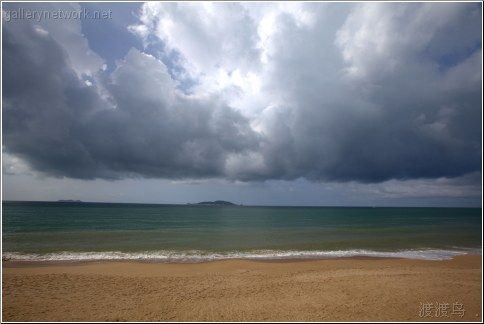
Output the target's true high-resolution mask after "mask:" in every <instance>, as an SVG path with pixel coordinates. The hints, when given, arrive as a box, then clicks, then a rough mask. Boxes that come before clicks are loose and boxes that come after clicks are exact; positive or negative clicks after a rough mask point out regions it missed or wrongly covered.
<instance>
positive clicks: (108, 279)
mask: <svg viewBox="0 0 484 324" xmlns="http://www.w3.org/2000/svg"><path fill="white" fill-rule="evenodd" d="M481 260H482V258H481V256H480V255H466V256H460V257H456V258H454V259H452V260H446V261H422V260H409V259H381V258H380V259H371V258H351V259H335V260H317V261H315V260H313V261H280V262H256V261H248V260H229V261H217V262H207V263H199V264H160V263H140V262H99V263H98V262H96V263H73V264H39V263H12V262H4V263H3V277H2V281H3V295H2V297H3V314H2V320H3V321H481V320H482V308H481V303H482V298H481V292H482V291H481V289H482V280H481V276H482V267H481V262H482V261H481ZM462 315H463V316H462Z"/></svg>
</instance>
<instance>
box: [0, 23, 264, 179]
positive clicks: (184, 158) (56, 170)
mask: <svg viewBox="0 0 484 324" xmlns="http://www.w3.org/2000/svg"><path fill="white" fill-rule="evenodd" d="M4 27H6V28H4V34H3V37H4V38H3V39H4V44H3V45H4V53H3V54H4V62H5V65H4V69H3V73H4V74H3V80H4V101H3V107H4V111H3V113H4V115H3V116H4V125H3V126H4V127H3V131H4V145H5V149H6V151H7V152H8V153H13V154H16V155H18V156H20V157H22V158H24V159H25V160H27V161H28V162H29V163H30V164H31V165H32V167H33V168H35V169H37V170H39V171H42V172H44V173H47V174H50V175H54V176H66V177H73V178H123V177H130V176H144V177H166V178H185V177H209V176H220V175H222V173H223V166H224V160H225V156H226V155H227V154H229V153H231V152H244V151H245V150H247V149H250V148H252V147H256V146H257V136H256V135H255V134H254V132H253V131H252V130H251V129H250V127H249V125H248V121H247V120H246V119H245V118H243V117H242V116H241V115H240V114H239V113H237V112H234V111H233V110H231V109H229V108H228V107H226V106H223V105H222V104H220V103H218V102H217V100H214V99H213V98H207V99H204V100H196V101H195V100H189V99H186V98H180V97H178V96H177V95H176V94H175V93H174V91H173V90H174V85H173V81H172V80H171V79H170V77H169V74H168V73H167V71H166V68H165V66H164V65H163V64H162V63H161V62H159V61H157V60H156V59H154V58H153V57H151V56H147V55H145V54H142V53H140V52H138V51H136V50H132V51H131V52H130V53H129V54H128V55H127V57H126V59H125V61H124V62H122V63H121V64H120V66H119V67H118V69H117V70H116V71H115V72H114V73H113V75H112V76H111V78H105V84H104V86H105V87H106V89H107V92H108V93H109V98H108V100H107V99H106V100H105V99H103V98H102V97H101V96H100V95H99V93H98V91H96V90H99V89H96V88H95V87H92V86H88V85H86V84H85V83H84V82H82V81H81V80H79V79H78V78H77V76H76V74H75V72H74V71H73V70H72V69H70V68H69V66H68V62H67V57H66V53H64V52H63V51H62V49H61V48H60V46H58V44H57V43H56V42H55V41H54V40H53V39H52V38H51V37H49V35H44V34H39V33H38V32H37V31H36V29H35V28H34V27H33V26H32V25H30V24H26V23H23V22H19V23H17V24H15V25H13V24H12V25H6V26H5V25H4ZM14 31H15V33H14Z"/></svg>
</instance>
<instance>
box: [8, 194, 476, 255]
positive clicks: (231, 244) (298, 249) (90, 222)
mask: <svg viewBox="0 0 484 324" xmlns="http://www.w3.org/2000/svg"><path fill="white" fill-rule="evenodd" d="M2 225H3V226H2V251H3V256H4V258H9V259H14V260H39V261H46V260H53V261H55V260H58V261H71V260H109V259H126V260H128V259H129V260H134V259H137V260H152V261H162V262H198V261H208V260H219V259H231V258H247V259H293V258H337V257H346V256H375V257H402V258H415V259H435V260H442V259H448V258H451V257H453V256H455V255H460V254H466V253H481V252H480V251H481V249H482V237H481V228H482V210H481V209H480V208H326V207H245V206H223V207H222V206H196V205H142V204H110V203H65V202H3V205H2Z"/></svg>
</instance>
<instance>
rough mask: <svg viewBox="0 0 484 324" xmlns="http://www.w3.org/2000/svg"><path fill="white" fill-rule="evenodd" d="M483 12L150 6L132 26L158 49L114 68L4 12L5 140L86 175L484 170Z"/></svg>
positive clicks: (323, 176) (43, 162) (331, 176)
mask: <svg viewBox="0 0 484 324" xmlns="http://www.w3.org/2000/svg"><path fill="white" fill-rule="evenodd" d="M63 5H66V4H63ZM22 6H24V5H22ZM481 17H482V11H481V6H480V5H479V4H472V3H456V4H452V3H424V4H418V3H405V4H394V3H384V4H375V3H360V4H351V5H349V4H337V3H334V4H320V3H307V4H305V3H303V4H299V3H291V4H276V3H270V4H259V3H249V4H237V3H213V4H207V3H205V4H198V3H147V4H144V5H143V7H142V10H141V11H140V13H139V23H138V24H136V25H132V26H129V27H127V28H129V30H130V31H131V32H133V33H134V34H135V35H137V37H139V38H140V39H141V40H142V41H143V43H144V46H145V47H144V48H142V49H135V48H132V49H131V50H129V52H128V53H126V55H125V56H124V59H123V60H120V61H118V62H117V63H116V68H115V69H114V71H107V70H105V69H104V68H103V62H102V58H101V57H98V56H97V54H95V53H94V52H93V51H92V50H91V49H89V45H88V43H87V42H84V43H83V44H84V45H82V44H81V45H76V46H78V47H79V46H84V50H81V51H79V50H77V51H76V50H72V48H73V47H72V46H73V45H72V44H70V43H68V42H66V39H67V36H66V35H64V34H62V28H59V27H60V26H57V28H56V26H54V25H55V24H54V23H53V22H52V21H48V22H40V23H38V22H35V21H29V20H17V21H13V20H12V21H9V22H6V21H3V69H2V75H3V128H2V131H3V152H4V153H6V154H8V155H12V156H15V157H18V158H19V159H21V160H22V161H25V162H26V163H27V164H28V165H29V166H30V167H31V168H32V169H34V170H36V171H38V172H41V173H43V174H46V175H50V176H56V177H68V178H79V179H94V178H103V179H122V178H132V177H146V178H165V179H197V178H226V179H230V180H242V181H253V180H257V181H258V180H271V179H285V180H291V179H297V178H306V179H308V180H315V181H320V180H325V181H336V182H346V181H357V182H368V183H373V182H374V183H377V182H382V181H386V180H391V179H398V180H405V179H429V178H430V179H432V178H443V177H445V178H452V177H459V176H464V175H466V174H475V173H476V172H479V171H480V169H481V164H482V160H481V156H482V151H481V147H482V142H481V129H482V107H481V98H482V92H481V89H482V79H481V60H482V44H481V38H482V36H481ZM58 24H64V25H69V26H70V28H67V29H66V30H68V31H69V32H70V33H75V34H76V37H81V38H82V37H83V36H82V33H81V29H80V27H79V26H77V25H80V22H79V21H62V22H58ZM76 24H77V25H76ZM72 25H75V26H74V27H72ZM54 30H56V32H54ZM59 30H60V31H59ZM69 37H74V36H72V35H71V36H69ZM84 54H85V55H84Z"/></svg>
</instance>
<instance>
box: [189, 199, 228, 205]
mask: <svg viewBox="0 0 484 324" xmlns="http://www.w3.org/2000/svg"><path fill="white" fill-rule="evenodd" d="M194 205H203V206H237V205H236V204H234V203H231V202H230V201H224V200H215V201H202V202H199V203H196V204H194Z"/></svg>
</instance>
